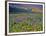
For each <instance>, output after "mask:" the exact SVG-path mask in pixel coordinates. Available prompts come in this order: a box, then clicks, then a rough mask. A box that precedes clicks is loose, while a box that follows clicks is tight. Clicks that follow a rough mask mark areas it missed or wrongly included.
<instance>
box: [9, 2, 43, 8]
mask: <svg viewBox="0 0 46 36" xmlns="http://www.w3.org/2000/svg"><path fill="white" fill-rule="evenodd" d="M9 5H10V6H11V7H16V6H18V7H29V8H30V7H34V8H42V7H43V6H42V5H35V4H17V3H16V4H14V3H10V4H9Z"/></svg>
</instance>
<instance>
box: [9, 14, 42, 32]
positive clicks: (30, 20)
mask: <svg viewBox="0 0 46 36" xmlns="http://www.w3.org/2000/svg"><path fill="white" fill-rule="evenodd" d="M42 17H43V16H42V14H41V13H37V14H36V13H30V14H10V15H9V22H10V23H9V32H30V31H42V30H43V23H42Z"/></svg>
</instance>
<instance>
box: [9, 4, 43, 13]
mask: <svg viewBox="0 0 46 36" xmlns="http://www.w3.org/2000/svg"><path fill="white" fill-rule="evenodd" d="M42 7H43V6H42V5H35V4H18V3H9V12H13V11H14V12H18V13H19V12H20V13H21V12H27V13H28V12H32V10H31V9H32V8H36V9H37V11H39V12H41V10H40V9H42ZM22 8H23V9H22ZM27 8H29V9H27ZM33 11H36V10H35V9H34V10H33ZM37 11H36V12H37Z"/></svg>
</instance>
